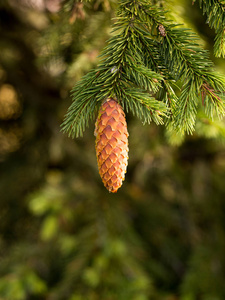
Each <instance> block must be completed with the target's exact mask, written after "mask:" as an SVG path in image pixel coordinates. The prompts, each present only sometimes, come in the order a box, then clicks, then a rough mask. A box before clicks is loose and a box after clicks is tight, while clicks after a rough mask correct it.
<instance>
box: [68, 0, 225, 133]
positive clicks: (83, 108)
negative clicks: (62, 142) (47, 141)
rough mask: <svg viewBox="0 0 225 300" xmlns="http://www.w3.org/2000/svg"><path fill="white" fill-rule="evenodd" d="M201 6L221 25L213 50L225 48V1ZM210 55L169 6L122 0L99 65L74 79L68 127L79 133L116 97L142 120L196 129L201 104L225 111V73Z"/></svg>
mask: <svg viewBox="0 0 225 300" xmlns="http://www.w3.org/2000/svg"><path fill="white" fill-rule="evenodd" d="M200 7H202V8H203V13H206V14H207V16H208V23H209V25H210V26H211V27H214V28H215V30H216V33H217V35H216V40H215V45H214V52H215V55H216V56H224V51H225V49H224V47H225V46H224V45H225V39H224V22H225V21H224V20H225V11H224V7H225V6H224V3H223V1H200ZM208 56H209V55H208V52H207V51H206V50H204V49H202V47H201V46H199V40H198V37H197V36H196V34H194V33H193V32H192V31H191V30H190V29H188V28H184V27H183V26H181V25H179V24H176V23H174V22H173V21H172V20H170V19H169V18H168V16H167V13H166V11H165V10H164V9H163V8H160V7H159V6H156V5H153V4H152V3H151V2H150V1H145V0H143V1H131V0H130V1H129V0H125V1H119V6H118V11H117V17H116V21H115V23H114V25H113V31H112V37H111V38H110V39H109V41H108V42H107V45H106V47H105V48H104V49H103V51H102V53H101V55H100V62H99V64H98V66H97V68H96V69H94V70H92V71H90V72H89V73H88V74H87V75H85V76H84V77H83V79H82V80H81V81H80V82H78V83H77V84H76V86H75V87H74V89H73V91H72V92H73V94H72V96H73V102H72V104H71V106H70V108H69V110H68V113H67V115H66V118H65V121H64V123H63V131H64V132H67V133H68V135H69V136H72V137H75V136H76V137H78V136H81V135H82V134H83V131H84V130H85V127H86V126H87V125H88V122H89V120H90V119H91V120H93V119H94V118H95V117H96V112H97V111H98V110H99V107H100V105H101V104H102V102H103V101H105V99H107V98H110V97H112V98H116V99H118V102H119V104H121V105H122V107H123V108H124V109H125V111H126V112H129V111H131V112H132V113H133V114H134V115H136V116H137V117H139V118H140V119H141V120H142V122H143V123H150V122H151V121H154V122H155V123H156V124H157V125H158V124H163V123H165V124H166V126H167V128H168V130H169V131H174V132H176V133H177V135H178V136H180V137H181V138H182V136H183V135H184V133H185V132H187V133H192V132H193V131H194V129H195V122H196V116H197V111H198V107H199V106H202V107H203V110H204V113H205V114H206V116H207V118H209V119H210V120H214V118H220V117H221V116H224V114H225V105H224V104H225V94H224V91H225V79H224V77H223V76H222V75H220V74H218V73H217V72H216V71H215V70H214V69H213V63H212V62H211V61H210V59H209V57H208ZM176 85H179V86H180V88H179V91H178V92H177V91H176V92H175V90H174V87H175V86H176Z"/></svg>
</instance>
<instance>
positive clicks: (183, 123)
mask: <svg viewBox="0 0 225 300" xmlns="http://www.w3.org/2000/svg"><path fill="white" fill-rule="evenodd" d="M197 106H198V85H196V84H195V80H194V79H190V80H189V81H188V82H187V83H186V84H185V86H184V87H183V89H182V91H181V95H180V97H179V99H178V104H177V109H176V115H175V121H174V127H175V128H176V131H177V132H179V133H181V134H184V133H185V132H187V133H192V132H193V131H194V126H195V120H196V114H197Z"/></svg>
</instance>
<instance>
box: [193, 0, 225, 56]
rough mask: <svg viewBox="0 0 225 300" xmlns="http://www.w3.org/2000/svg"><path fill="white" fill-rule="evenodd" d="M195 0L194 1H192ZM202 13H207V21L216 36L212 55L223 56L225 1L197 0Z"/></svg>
mask: <svg viewBox="0 0 225 300" xmlns="http://www.w3.org/2000/svg"><path fill="white" fill-rule="evenodd" d="M193 2H195V1H193ZM199 5H200V8H201V9H202V10H203V14H206V15H207V21H206V22H207V23H208V24H209V26H210V27H211V28H214V29H215V32H216V37H215V44H214V55H215V56H216V57H223V58H224V57H225V1H224V0H207V1H206V0H199Z"/></svg>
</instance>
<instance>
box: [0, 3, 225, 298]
mask: <svg viewBox="0 0 225 300" xmlns="http://www.w3.org/2000/svg"><path fill="white" fill-rule="evenodd" d="M160 3H161V4H162V5H165V6H168V8H169V6H170V7H175V8H176V9H174V11H173V12H172V13H171V15H173V16H175V17H176V14H177V18H178V19H179V20H183V18H184V19H185V22H186V23H187V24H190V26H192V28H194V29H195V30H196V31H197V32H198V33H199V34H200V35H201V37H202V38H203V44H204V45H205V47H207V48H208V49H210V51H212V49H211V45H212V40H213V38H214V37H215V33H214V31H213V30H212V29H209V27H208V25H207V24H205V20H206V19H205V17H204V16H202V14H201V11H200V9H199V8H198V6H197V5H196V4H195V5H194V6H192V4H191V2H190V1H184V0H183V1H182V2H180V1H175V0H173V1H160ZM81 4H82V5H81ZM115 7H116V1H108V0H96V1H83V2H82V3H79V2H76V1H71V0H69V1H60V0H48V1H41V0H38V1H33V0H29V1H28V0H27V1H25V0H18V1H16V0H15V1H13V0H3V1H1V2H0V54H1V55H0V125H1V127H0V162H1V164H0V195H1V196H0V299H4V300H17V299H18V300H27V299H32V300H37V299H48V300H60V299H62V300H65V299H68V300H83V299H88V300H95V299H104V300H111V299H113V300H114V299H116V300H117V299H119V300H120V299H121V300H126V299H129V300H130V299H131V300H145V299H153V300H154V299H156V300H158V299H163V300H164V299H165V300H177V299H181V300H195V299H200V300H222V299H224V298H225V285H224V282H225V271H224V270H225V256H224V251H225V223H224V219H225V202H224V196H225V187H224V182H225V148H224V137H225V125H224V122H223V121H217V120H215V121H214V122H212V121H211V122H209V121H208V119H207V118H205V115H204V113H203V112H201V111H199V121H198V123H197V124H196V132H195V134H194V135H192V136H188V137H186V139H185V140H184V141H183V143H182V144H181V142H182V141H179V137H176V136H174V133H173V132H171V135H170V136H165V132H164V128H163V127H160V126H158V127H157V126H156V125H151V126H142V124H140V122H139V121H138V120H136V119H134V118H133V117H132V116H131V115H128V116H127V121H128V130H129V134H130V136H129V147H130V152H129V156H130V158H129V165H128V172H127V175H126V181H125V182H124V184H123V186H122V188H121V189H120V191H119V192H118V193H117V194H115V195H112V194H109V193H108V192H107V191H106V190H105V188H104V187H103V185H102V183H101V179H100V176H99V174H98V169H97V163H96V158H95V150H94V135H93V132H94V124H92V125H91V126H90V128H89V129H88V130H87V131H86V132H85V134H84V137H83V138H82V139H76V140H71V139H68V138H67V137H66V136H64V135H63V134H62V133H61V132H60V123H61V122H62V119H63V115H64V114H65V112H66V109H67V107H68V105H69V103H70V101H71V100H70V95H69V91H70V89H71V88H72V86H73V85H74V83H75V82H76V81H77V80H79V79H80V77H81V76H82V75H83V74H85V73H86V72H87V71H88V70H89V69H90V68H92V67H94V66H95V65H96V63H97V56H98V54H99V52H100V50H101V49H102V47H103V46H104V45H105V41H106V40H107V39H108V37H109V35H110V25H111V19H112V18H113V17H114V11H115V10H114V9H115ZM215 64H216V67H217V68H220V70H223V71H224V66H225V64H224V61H223V60H222V59H216V60H215ZM168 139H169V140H170V141H172V142H173V143H174V144H179V146H172V145H171V144H169V143H168Z"/></svg>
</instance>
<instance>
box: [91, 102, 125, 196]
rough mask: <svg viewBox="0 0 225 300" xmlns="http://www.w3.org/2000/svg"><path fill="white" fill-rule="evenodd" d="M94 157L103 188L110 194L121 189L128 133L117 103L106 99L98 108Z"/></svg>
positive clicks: (123, 115) (122, 113)
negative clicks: (95, 157) (95, 156)
mask: <svg viewBox="0 0 225 300" xmlns="http://www.w3.org/2000/svg"><path fill="white" fill-rule="evenodd" d="M95 135H96V143H95V148H96V155H97V161H98V169H99V174H100V176H101V178H102V181H103V183H104V186H105V187H106V188H107V189H108V190H109V191H110V192H112V193H116V192H117V190H118V188H120V187H121V185H122V182H123V180H124V176H125V173H126V168H127V161H128V132H127V123H126V119H125V114H124V111H123V109H122V107H121V106H120V105H119V103H118V102H117V101H116V100H115V99H112V98H108V99H107V100H106V101H105V102H104V103H103V104H102V106H101V107H100V110H99V114H98V118H97V120H96V123H95Z"/></svg>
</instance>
